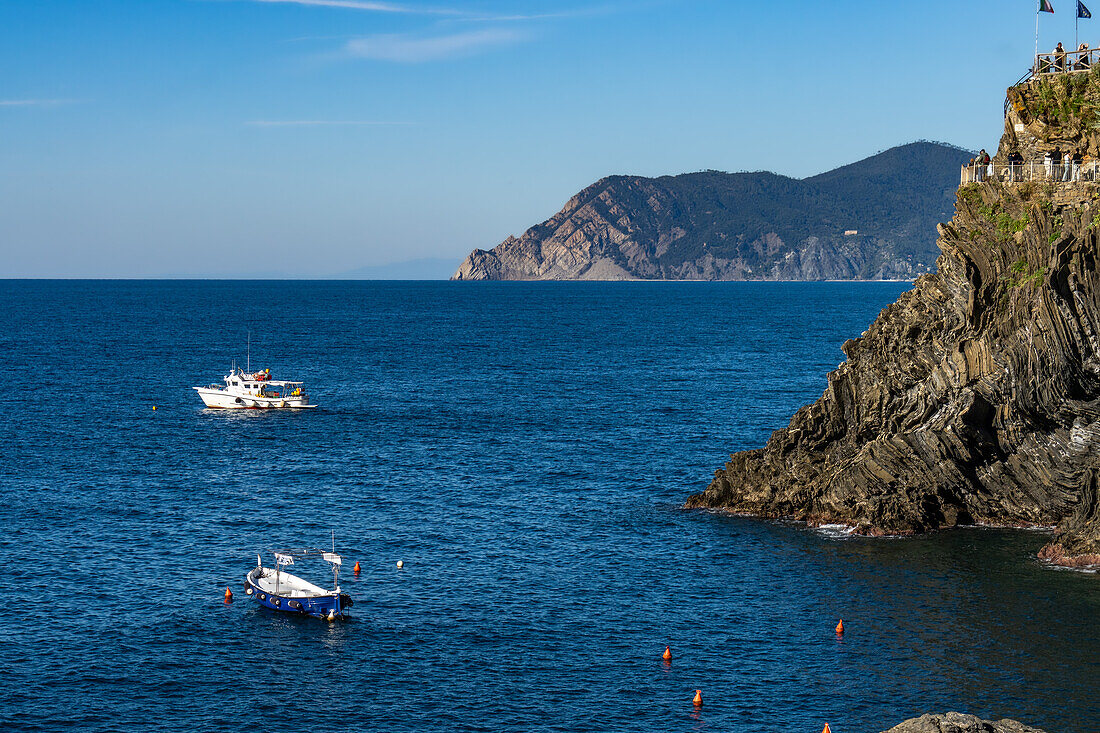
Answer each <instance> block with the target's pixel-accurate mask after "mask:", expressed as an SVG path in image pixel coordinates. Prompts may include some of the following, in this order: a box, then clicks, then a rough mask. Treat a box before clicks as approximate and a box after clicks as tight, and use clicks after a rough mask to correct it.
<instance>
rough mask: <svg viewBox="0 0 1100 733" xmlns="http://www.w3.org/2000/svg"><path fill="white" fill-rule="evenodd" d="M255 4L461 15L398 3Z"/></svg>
mask: <svg viewBox="0 0 1100 733" xmlns="http://www.w3.org/2000/svg"><path fill="white" fill-rule="evenodd" d="M252 2H255V3H289V4H291V5H311V6H315V7H321V8H346V9H349V10H371V11H374V12H376V13H417V14H420V15H461V14H462V13H461V12H460V11H458V10H450V9H448V8H416V7H411V6H408V5H399V4H397V3H387V2H374V1H373V0H252Z"/></svg>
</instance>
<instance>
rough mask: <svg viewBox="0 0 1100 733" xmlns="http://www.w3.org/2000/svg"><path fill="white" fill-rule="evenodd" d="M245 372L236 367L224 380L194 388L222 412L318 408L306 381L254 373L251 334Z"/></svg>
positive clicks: (203, 398)
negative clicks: (275, 377) (306, 386)
mask: <svg viewBox="0 0 1100 733" xmlns="http://www.w3.org/2000/svg"><path fill="white" fill-rule="evenodd" d="M245 364H246V366H245V368H244V370H241V369H238V368H237V365H236V364H234V365H233V368H232V369H230V370H229V374H226V375H225V376H224V377H223V378H222V381H224V382H225V384H210V385H207V386H205V387H192V389H193V390H195V391H196V392H198V393H199V397H200V398H201V399H202V403H203V404H204V405H206V406H207V407H211V408H215V409H221V410H288V409H289V410H303V409H309V408H313V407H316V406H317V405H315V404H312V403H311V402H310V401H309V395H308V394H306V390H305V384H304V383H303V382H293V381H289V380H284V379H272V378H271V370H270V369H264V370H263V371H259V372H254V371H252V334H251V333H249V335H248V359H247V361H246V362H245Z"/></svg>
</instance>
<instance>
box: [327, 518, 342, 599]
mask: <svg viewBox="0 0 1100 733" xmlns="http://www.w3.org/2000/svg"><path fill="white" fill-rule="evenodd" d="M329 531H330V532H332V554H333V555H335V554H336V530H335V529H333V530H329ZM339 587H340V566H339V565H337V564H336V563H333V564H332V589H333V590H336V589H337V588H339Z"/></svg>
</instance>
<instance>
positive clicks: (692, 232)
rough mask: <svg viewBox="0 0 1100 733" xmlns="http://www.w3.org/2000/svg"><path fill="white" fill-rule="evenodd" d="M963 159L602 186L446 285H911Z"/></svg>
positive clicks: (917, 150) (884, 157)
mask: <svg viewBox="0 0 1100 733" xmlns="http://www.w3.org/2000/svg"><path fill="white" fill-rule="evenodd" d="M969 157H970V153H967V152H965V151H963V150H960V149H959V148H955V147H952V146H949V145H942V144H940V143H929V142H918V143H910V144H908V145H902V146H900V147H896V148H892V149H891V150H887V151H885V152H882V153H879V154H878V155H875V156H872V157H870V158H867V159H866V160H861V161H859V162H858V163H852V164H851V165H847V166H844V167H843V168H838V169H836V170H833V171H829V172H828V173H822V174H821V175H818V176H814V177H812V178H806V179H802V180H798V179H794V178H787V177H786V176H780V175H776V174H774V173H763V172H759V173H722V172H719V171H705V172H701V173H688V174H684V175H680V176H662V177H660V178H643V177H641V176H610V177H608V178H604V179H602V180H600V181H597V182H596V183H594V184H592V185H591V186H589V187H588V188H586V189H584V190H583V191H581V192H580V193H578V194H577V195H576V196H574V197H573V198H571V199H570V200H569V201H568V202H567V203H566V205H565V206H564V207H563V208H562V210H561V211H559V212H558V213H557V214H555V215H554V216H553V217H551V218H550V219H548V220H546V221H544V222H543V223H542V224H539V225H537V226H533V227H531V228H530V229H528V230H527V231H526V232H524V233H523V235H522V236H520V237H519V238H518V239H517V238H515V237H508V239H506V240H504V241H503V242H502V243H501V244H499V245H497V246H496V247H493V248H492V249H490V250H481V249H478V250H474V251H473V252H472V253H471V254H470V256H469V257H467V258H466V261H465V262H463V263H462V264H461V266H460V267H459V268H458V271H457V272H456V273H455V274H454V277H453V278H452V279H454V280H639V279H640V280H852V279H904V280H912V279H913V278H915V277H916V276H917V275H919V274H921V273H924V272H928V271H929V270H930V269H931V268H932V263H933V262H934V261H935V259H936V255H937V254H938V252H937V250H936V245H935V224H936V222H938V221H942V220H943V219H944V218H946V217H947V216H948V213H949V212H950V210H951V201H952V199H953V197H954V196H953V192H954V190H955V186H956V184H957V182H958V166H959V165H961V164H962V163H964V162H965V161H966V160H967V158H969Z"/></svg>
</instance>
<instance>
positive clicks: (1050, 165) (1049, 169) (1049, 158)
mask: <svg viewBox="0 0 1100 733" xmlns="http://www.w3.org/2000/svg"><path fill="white" fill-rule="evenodd" d="M1043 169H1044V170H1045V171H1046V174H1047V176H1046V177H1047V178H1051V177H1052V175H1053V173H1054V156H1053V155H1051V154H1050V152H1049V151H1048V152H1047V154H1046V155H1044V156H1043Z"/></svg>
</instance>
